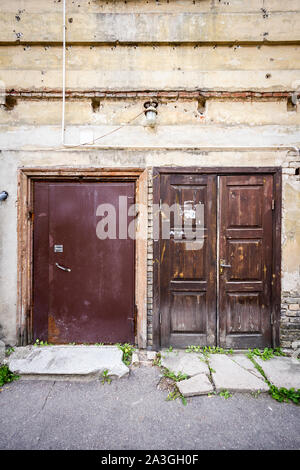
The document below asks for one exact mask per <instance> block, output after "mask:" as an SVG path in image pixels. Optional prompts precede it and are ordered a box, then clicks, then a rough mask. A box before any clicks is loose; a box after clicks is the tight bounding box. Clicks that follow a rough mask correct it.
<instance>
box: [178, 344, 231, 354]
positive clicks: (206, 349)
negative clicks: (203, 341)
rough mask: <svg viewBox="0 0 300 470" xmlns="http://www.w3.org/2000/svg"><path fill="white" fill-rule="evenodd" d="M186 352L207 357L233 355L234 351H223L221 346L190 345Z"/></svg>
mask: <svg viewBox="0 0 300 470" xmlns="http://www.w3.org/2000/svg"><path fill="white" fill-rule="evenodd" d="M185 352H187V353H192V352H194V353H202V354H204V355H205V356H207V355H209V354H233V350H232V349H223V348H220V347H219V346H194V345H190V346H188V347H187V348H186V350H185Z"/></svg>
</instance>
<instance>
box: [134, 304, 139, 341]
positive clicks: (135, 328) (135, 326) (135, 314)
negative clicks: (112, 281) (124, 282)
mask: <svg viewBox="0 0 300 470" xmlns="http://www.w3.org/2000/svg"><path fill="white" fill-rule="evenodd" d="M137 316H138V308H137V305H136V304H135V305H134V320H133V328H134V335H135V336H136V335H137Z"/></svg>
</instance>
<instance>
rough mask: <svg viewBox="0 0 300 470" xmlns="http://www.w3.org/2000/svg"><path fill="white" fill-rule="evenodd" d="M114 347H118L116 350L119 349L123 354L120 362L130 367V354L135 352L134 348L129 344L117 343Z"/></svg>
mask: <svg viewBox="0 0 300 470" xmlns="http://www.w3.org/2000/svg"><path fill="white" fill-rule="evenodd" d="M116 346H118V348H119V349H121V351H122V352H123V358H122V360H123V362H124V364H125V366H130V364H131V359H132V353H133V352H134V351H135V347H134V346H132V345H131V344H129V343H125V344H120V343H117V344H116Z"/></svg>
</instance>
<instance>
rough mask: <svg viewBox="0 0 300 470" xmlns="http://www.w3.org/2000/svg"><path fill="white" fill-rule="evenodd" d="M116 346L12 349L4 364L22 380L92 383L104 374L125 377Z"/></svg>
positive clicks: (126, 368) (119, 352) (121, 354)
mask: <svg viewBox="0 0 300 470" xmlns="http://www.w3.org/2000/svg"><path fill="white" fill-rule="evenodd" d="M122 356H123V353H122V351H121V350H120V349H119V348H118V347H116V346H93V345H91V346H82V345H78V346H73V345H63V346H26V347H19V348H16V349H15V351H14V352H13V353H12V354H11V355H10V356H9V358H8V359H7V360H6V363H7V364H8V366H9V369H10V370H11V371H12V372H14V373H15V374H18V375H20V376H21V378H22V379H42V380H46V379H49V380H93V379H95V378H97V377H101V376H102V374H103V372H104V371H106V370H107V371H108V372H107V375H109V376H110V377H118V378H121V377H123V376H125V375H127V374H128V373H129V369H128V367H127V366H126V365H125V364H124V363H123V362H122Z"/></svg>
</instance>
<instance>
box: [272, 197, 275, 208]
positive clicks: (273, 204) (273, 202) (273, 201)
mask: <svg viewBox="0 0 300 470" xmlns="http://www.w3.org/2000/svg"><path fill="white" fill-rule="evenodd" d="M274 209H275V199H272V211H273V210H274Z"/></svg>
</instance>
